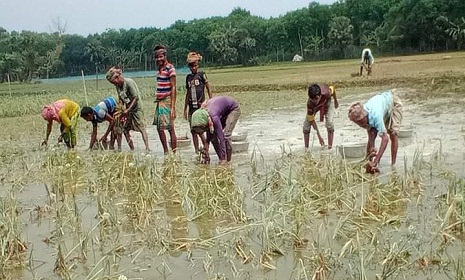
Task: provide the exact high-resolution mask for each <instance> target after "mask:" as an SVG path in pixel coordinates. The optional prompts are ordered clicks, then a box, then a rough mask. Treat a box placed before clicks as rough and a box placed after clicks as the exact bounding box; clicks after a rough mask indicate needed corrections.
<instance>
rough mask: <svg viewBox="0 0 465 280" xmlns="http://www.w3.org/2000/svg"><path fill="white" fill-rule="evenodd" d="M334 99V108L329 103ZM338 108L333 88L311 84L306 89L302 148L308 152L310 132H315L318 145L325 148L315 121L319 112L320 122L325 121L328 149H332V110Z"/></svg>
mask: <svg viewBox="0 0 465 280" xmlns="http://www.w3.org/2000/svg"><path fill="white" fill-rule="evenodd" d="M333 99H334V106H333V103H332V102H331V101H332V100H333ZM337 107H339V102H338V101H337V97H336V89H335V88H334V86H328V85H326V84H311V85H310V86H309V87H308V100H307V116H306V118H305V120H304V123H303V133H304V147H305V150H306V151H307V150H308V146H309V141H310V131H311V129H312V127H313V129H314V130H315V131H316V134H317V136H318V141H319V142H320V145H321V146H322V147H323V146H325V141H324V140H323V137H322V136H321V134H320V131H319V130H318V125H317V124H316V121H315V115H316V113H317V112H320V122H323V121H325V126H326V131H327V133H328V149H331V148H332V147H333V140H334V109H337Z"/></svg>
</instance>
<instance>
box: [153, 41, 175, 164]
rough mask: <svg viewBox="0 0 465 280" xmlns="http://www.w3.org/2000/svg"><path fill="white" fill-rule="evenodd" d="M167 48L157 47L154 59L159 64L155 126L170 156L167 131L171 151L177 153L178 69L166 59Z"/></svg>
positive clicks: (166, 152)
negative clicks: (166, 132)
mask: <svg viewBox="0 0 465 280" xmlns="http://www.w3.org/2000/svg"><path fill="white" fill-rule="evenodd" d="M166 54H167V52H166V48H165V47H163V46H156V47H155V48H154V52H153V57H154V59H155V62H156V64H157V68H158V71H157V89H156V95H155V98H156V99H155V103H157V106H156V109H155V116H154V120H153V124H154V125H156V126H157V131H158V136H159V137H160V142H161V144H162V146H163V152H164V153H165V155H166V154H168V152H169V150H168V143H167V140H166V134H165V130H168V132H169V134H170V144H171V150H172V151H173V152H175V151H176V141H177V139H176V132H175V130H174V120H175V119H176V69H175V68H174V66H173V64H171V63H170V62H168V60H167V58H166Z"/></svg>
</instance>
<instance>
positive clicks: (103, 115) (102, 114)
mask: <svg viewBox="0 0 465 280" xmlns="http://www.w3.org/2000/svg"><path fill="white" fill-rule="evenodd" d="M115 113H116V100H115V99H114V98H113V97H111V96H110V97H106V98H105V99H103V101H102V102H100V103H98V104H97V105H95V106H94V107H93V108H92V107H88V106H84V107H82V109H81V117H82V118H83V119H85V120H86V121H89V122H92V127H93V129H92V134H91V136H90V143H89V149H92V147H93V146H94V144H95V142H97V126H98V124H99V123H102V122H104V121H108V122H109V125H108V128H107V130H106V131H105V133H104V134H103V135H102V137H101V138H100V142H102V143H103V144H104V145H105V144H106V143H107V137H108V135H110V150H114V149H115V146H114V143H115V142H114V140H115V139H116V137H115V133H114V130H113V127H114V124H115V122H114V118H113V115H114V114H115ZM119 148H120V149H121V147H119Z"/></svg>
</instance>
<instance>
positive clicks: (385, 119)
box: [348, 90, 402, 173]
mask: <svg viewBox="0 0 465 280" xmlns="http://www.w3.org/2000/svg"><path fill="white" fill-rule="evenodd" d="M348 116H349V119H350V120H351V121H353V122H354V123H356V124H358V125H359V126H360V127H362V128H365V129H366V130H367V133H368V143H367V157H368V162H367V164H366V166H365V168H366V171H367V172H368V173H375V172H379V168H378V165H379V162H380V160H381V157H382V156H383V153H384V151H385V150H386V147H387V144H388V142H389V138H390V139H391V165H393V166H394V165H395V163H396V158H397V148H398V135H399V129H400V124H401V122H402V102H401V100H400V99H399V97H397V96H396V95H395V94H394V92H393V91H392V90H391V91H385V92H381V93H379V94H377V95H375V96H373V97H372V98H370V99H369V100H368V101H367V102H365V103H364V104H362V103H361V102H356V103H354V104H352V105H351V106H350V108H349V115H348ZM377 135H379V137H380V138H381V143H380V145H379V149H378V151H376V148H375V139H376V136H377ZM388 135H389V137H388Z"/></svg>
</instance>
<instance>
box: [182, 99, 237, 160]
mask: <svg viewBox="0 0 465 280" xmlns="http://www.w3.org/2000/svg"><path fill="white" fill-rule="evenodd" d="M240 115H241V109H240V107H239V104H238V103H237V101H236V100H234V99H233V98H232V97H229V96H215V97H212V98H211V99H209V100H208V101H207V102H206V103H205V104H204V105H203V106H202V108H201V109H198V110H196V111H195V112H194V113H193V114H192V119H191V132H193V133H195V134H197V135H199V136H200V139H201V141H202V144H203V146H204V147H203V151H202V153H203V157H204V161H205V163H209V162H210V155H209V143H212V144H213V148H214V149H215V152H216V154H217V155H218V158H219V160H220V164H225V163H227V162H230V161H231V157H232V145H231V143H232V142H231V135H232V132H233V130H234V127H235V126H236V123H237V120H238V119H239V117H240ZM205 132H206V133H207V135H206V137H205V136H204V133H205Z"/></svg>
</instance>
